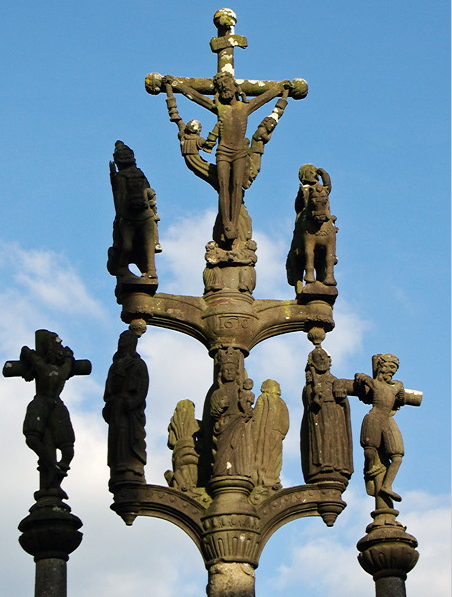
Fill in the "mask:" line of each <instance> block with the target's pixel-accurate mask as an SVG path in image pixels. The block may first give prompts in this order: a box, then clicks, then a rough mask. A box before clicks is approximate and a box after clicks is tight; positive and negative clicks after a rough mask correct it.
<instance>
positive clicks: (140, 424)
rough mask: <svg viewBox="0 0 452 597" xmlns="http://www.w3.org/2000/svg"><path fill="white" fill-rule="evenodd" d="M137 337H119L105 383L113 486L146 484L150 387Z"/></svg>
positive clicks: (123, 335) (109, 459)
mask: <svg viewBox="0 0 452 597" xmlns="http://www.w3.org/2000/svg"><path fill="white" fill-rule="evenodd" d="M137 342H138V337H137V335H136V334H135V333H134V332H132V331H130V330H127V331H125V332H123V333H122V334H121V335H120V336H119V341H118V351H117V352H116V354H115V355H114V356H113V363H112V365H111V367H110V370H109V372H108V377H107V382H106V384H105V394H104V400H105V406H104V408H103V411H102V414H103V417H104V419H105V421H106V422H107V423H108V426H109V427H108V466H109V467H110V475H111V477H110V483H114V482H115V481H121V480H127V481H137V482H140V483H144V482H145V479H144V465H145V464H146V442H145V437H146V432H145V428H144V426H145V422H146V418H145V413H144V411H145V407H146V395H147V392H148V387H149V375H148V370H147V367H146V363H145V362H144V361H143V359H142V358H141V357H140V355H139V354H138V353H137V351H136V348H137Z"/></svg>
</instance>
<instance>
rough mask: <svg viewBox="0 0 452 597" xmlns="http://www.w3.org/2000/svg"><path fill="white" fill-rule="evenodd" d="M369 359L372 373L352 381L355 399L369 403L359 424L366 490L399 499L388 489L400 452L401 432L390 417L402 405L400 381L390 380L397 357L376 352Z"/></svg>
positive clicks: (400, 459)
mask: <svg viewBox="0 0 452 597" xmlns="http://www.w3.org/2000/svg"><path fill="white" fill-rule="evenodd" d="M372 361H373V368H374V376H373V377H370V376H369V375H366V374H365V373H356V375H355V384H354V385H355V389H356V392H357V395H358V398H359V399H360V400H361V401H362V402H364V403H365V404H371V405H372V409H371V410H370V412H369V413H368V414H367V415H366V416H365V417H364V420H363V423H362V427H361V446H362V447H363V449H364V478H365V481H366V490H367V493H368V494H369V495H372V496H374V497H375V498H376V499H377V498H378V497H379V496H382V497H383V498H385V497H387V498H389V499H390V500H394V501H396V502H400V501H401V500H402V498H401V497H400V495H399V494H398V493H396V492H395V491H394V490H393V489H392V484H393V482H394V479H395V477H396V475H397V471H398V470H399V467H400V465H401V463H402V458H403V454H404V447H403V439H402V434H401V433H400V429H399V427H398V425H397V423H396V422H395V421H394V418H393V416H394V414H395V413H396V412H397V410H398V409H399V408H400V407H401V406H403V405H404V404H406V399H405V390H404V387H403V383H402V382H401V381H396V380H394V379H393V376H394V374H395V373H396V371H397V369H398V368H399V359H398V358H397V357H396V356H394V355H393V354H378V355H374V356H373V357H372Z"/></svg>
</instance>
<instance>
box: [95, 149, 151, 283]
mask: <svg viewBox="0 0 452 597" xmlns="http://www.w3.org/2000/svg"><path fill="white" fill-rule="evenodd" d="M113 158H114V162H110V181H111V187H112V190H113V199H114V204H115V210H116V217H115V220H114V222H113V246H112V247H110V249H109V250H108V263H107V269H108V271H109V272H110V274H111V275H112V276H120V277H124V276H127V277H131V276H133V274H132V273H131V272H130V270H129V265H130V264H132V263H134V264H135V265H136V266H137V267H138V269H139V270H140V272H141V277H142V278H145V279H151V280H152V281H153V282H154V283H156V282H157V273H156V269H155V253H159V252H161V250H162V248H161V246H160V244H159V239H158V229H157V222H158V221H159V219H160V218H159V216H158V214H157V202H156V194H155V191H154V190H153V189H151V187H150V185H149V182H148V180H147V178H146V176H145V175H144V174H143V172H142V171H141V170H140V168H137V164H136V160H135V155H134V153H133V151H132V149H130V147H128V146H127V145H125V144H124V143H123V142H122V141H116V143H115V151H114V153H113Z"/></svg>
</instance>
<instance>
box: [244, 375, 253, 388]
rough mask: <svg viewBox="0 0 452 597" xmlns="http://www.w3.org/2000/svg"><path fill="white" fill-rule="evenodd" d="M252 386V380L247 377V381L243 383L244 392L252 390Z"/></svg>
mask: <svg viewBox="0 0 452 597" xmlns="http://www.w3.org/2000/svg"><path fill="white" fill-rule="evenodd" d="M253 386H254V382H253V380H252V379H250V378H249V377H248V378H247V379H245V381H244V382H243V389H244V390H248V391H249V390H252V389H253Z"/></svg>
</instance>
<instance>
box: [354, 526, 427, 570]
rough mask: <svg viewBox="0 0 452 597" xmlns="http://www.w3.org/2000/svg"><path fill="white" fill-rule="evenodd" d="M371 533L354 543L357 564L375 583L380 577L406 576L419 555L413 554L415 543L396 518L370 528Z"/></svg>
mask: <svg viewBox="0 0 452 597" xmlns="http://www.w3.org/2000/svg"><path fill="white" fill-rule="evenodd" d="M368 528H370V529H371V530H370V532H369V533H368V534H367V535H366V536H365V537H363V538H362V539H360V541H358V544H357V548H358V550H359V551H360V552H361V553H360V554H359V555H358V561H359V563H360V565H361V567H362V568H363V569H364V570H365V571H366V572H367V573H368V574H371V575H372V576H373V578H374V580H375V581H376V580H378V579H379V578H383V577H399V578H401V579H402V580H405V579H406V575H407V574H408V572H409V571H410V570H412V569H413V568H414V566H415V565H416V563H417V561H418V559H419V553H418V552H417V551H416V549H415V548H416V547H417V540H416V538H415V537H413V535H410V534H409V533H407V532H406V531H405V527H403V526H402V525H401V524H400V523H398V522H397V521H396V520H395V519H393V520H392V522H391V521H389V520H388V521H387V523H386V524H382V525H375V524H373V525H370V526H369V527H368Z"/></svg>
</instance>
